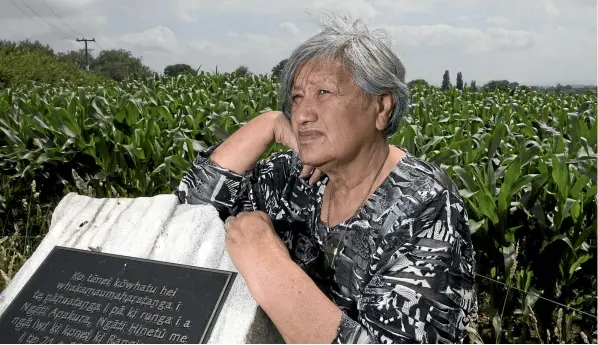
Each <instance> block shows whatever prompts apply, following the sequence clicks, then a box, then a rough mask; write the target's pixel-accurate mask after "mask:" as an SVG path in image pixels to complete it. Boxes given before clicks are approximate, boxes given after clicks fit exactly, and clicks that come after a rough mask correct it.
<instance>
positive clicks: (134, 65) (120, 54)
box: [91, 49, 153, 81]
mask: <svg viewBox="0 0 598 345" xmlns="http://www.w3.org/2000/svg"><path fill="white" fill-rule="evenodd" d="M141 61H142V60H141V58H138V57H134V56H133V54H132V53H131V52H130V51H128V50H124V49H111V50H102V51H101V52H100V54H99V55H98V56H97V57H96V58H95V59H94V60H93V62H92V63H91V70H92V71H94V72H97V73H101V74H104V75H106V76H109V77H111V78H112V79H114V80H117V81H122V80H126V79H138V78H151V77H152V76H153V71H152V70H151V68H149V67H148V66H145V65H144V64H143V63H142V62H141Z"/></svg>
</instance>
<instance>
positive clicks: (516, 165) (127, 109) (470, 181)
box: [0, 74, 598, 343]
mask: <svg viewBox="0 0 598 345" xmlns="http://www.w3.org/2000/svg"><path fill="white" fill-rule="evenodd" d="M277 87H278V85H277V81H276V80H273V79H271V78H270V77H267V76H255V75H253V76H249V77H233V76H230V75H220V74H219V75H209V74H201V75H199V76H196V77H191V76H179V77H176V78H159V79H153V80H145V81H133V82H127V83H106V84H103V85H96V86H94V87H91V88H76V87H72V86H70V85H69V84H67V83H64V84H63V85H61V86H59V87H50V86H47V85H43V84H30V85H28V86H26V87H25V86H24V87H21V88H16V89H5V90H0V190H1V192H0V224H1V226H2V228H1V229H0V231H1V232H0V289H3V288H4V287H5V286H6V284H8V282H9V281H10V279H11V277H12V276H13V275H14V273H15V272H16V271H17V270H18V268H19V267H20V266H21V265H22V264H23V263H24V262H25V260H27V258H28V257H29V256H30V255H31V254H32V252H33V251H34V250H35V247H36V245H37V244H39V242H40V241H41V239H42V238H43V236H44V235H45V234H46V233H47V231H48V227H49V224H50V220H51V214H52V210H53V208H54V207H55V206H56V205H57V203H58V202H59V201H60V199H61V198H62V197H63V196H64V195H66V194H67V193H69V192H77V193H80V194H85V195H89V196H94V197H99V198H103V197H141V196H153V195H157V194H163V193H172V191H173V189H174V188H175V187H176V186H177V185H178V183H179V181H180V179H181V177H182V174H183V173H184V171H185V170H186V169H187V168H188V167H189V166H190V164H191V161H192V160H193V159H194V157H195V154H196V151H197V150H199V149H201V148H205V147H207V146H209V145H213V144H215V143H217V142H219V141H221V140H222V139H224V138H226V137H227V136H228V135H229V134H230V133H232V132H234V131H235V130H236V129H238V128H239V127H240V126H242V125H243V124H245V123H246V122H247V121H248V120H250V119H251V118H252V117H254V116H256V115H257V114H259V113H260V112H262V111H264V110H268V109H279V103H278V100H277ZM596 108H597V105H596V92H595V91H594V92H591V93H586V94H574V93H570V94H547V93H542V92H538V91H525V90H515V89H514V90H511V91H508V92H501V91H489V90H482V91H477V92H474V91H472V90H470V89H466V90H464V91H460V90H456V89H452V90H449V91H441V90H439V89H438V88H435V87H433V86H416V87H414V88H413V89H412V90H411V104H410V113H409V115H408V116H407V117H406V118H405V119H404V120H403V123H402V126H401V128H400V131H399V133H397V134H396V135H394V136H393V137H392V138H391V143H392V144H396V145H400V146H402V147H404V148H406V149H408V151H409V152H410V153H411V154H413V155H416V156H419V157H422V158H424V159H427V160H429V161H431V162H434V163H436V164H437V165H439V166H441V167H442V168H443V169H444V170H445V171H447V172H448V174H449V175H450V176H451V177H452V178H453V180H454V181H455V182H456V183H457V185H458V186H459V188H460V192H461V195H462V197H463V198H464V199H465V201H466V204H467V209H468V213H469V217H470V226H471V231H472V233H473V235H472V236H473V239H474V246H475V249H476V259H477V262H478V264H477V274H478V277H477V291H478V295H479V305H480V310H479V315H478V318H477V326H476V327H477V333H478V335H479V339H477V341H483V342H485V343H495V342H500V343H506V342H508V343H511V342H518V343H540V342H542V343H583V342H590V343H592V342H593V343H596V342H597V335H596V334H597V333H596V331H597V330H596V321H597V320H596V318H595V315H596V303H597V301H596V269H597V261H596V249H597V248H596V243H597V238H596V235H597V223H596V215H597V205H596V193H597V184H596V182H597V181H596V174H597V166H596V151H597V132H598V127H597V122H596V113H597V109H596ZM281 149H283V147H280V146H276V145H275V146H273V147H272V148H271V150H270V151H269V152H268V153H267V154H266V156H267V155H269V154H272V153H273V152H276V151H278V150H281ZM503 284H506V285H503ZM538 296H540V297H538ZM547 299H548V300H550V301H548V300H547ZM554 302H557V303H558V304H555V303H554ZM571 308H573V309H571ZM580 311H582V312H584V313H581V312H580ZM475 338H476V337H474V339H475Z"/></svg>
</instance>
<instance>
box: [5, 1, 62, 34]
mask: <svg viewBox="0 0 598 345" xmlns="http://www.w3.org/2000/svg"><path fill="white" fill-rule="evenodd" d="M19 1H21V3H23V5H25V6H27V8H28V9H30V10H31V12H33V13H34V14H35V15H36V16H37V17H38V18H39V19H41V20H43V21H44V23H46V25H48V27H50V28H51V29H54V30H56V31H57V32H59V33H62V34H63V35H64V36H63V37H62V38H64V39H68V38H69V35H67V34H65V33H64V31H62V30H60V29H58V28H56V27H54V26H53V25H52V24H50V23H48V22H47V21H46V20H45V19H44V18H43V17H42V16H40V15H39V14H38V13H37V12H36V11H35V10H34V9H33V8H31V6H29V5H28V4H27V3H26V2H25V0H19ZM11 2H12V0H11ZM13 4H14V3H13Z"/></svg>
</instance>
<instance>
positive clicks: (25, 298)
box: [0, 247, 236, 344]
mask: <svg viewBox="0 0 598 345" xmlns="http://www.w3.org/2000/svg"><path fill="white" fill-rule="evenodd" d="M235 277H236V273H235V272H229V271H221V270H213V269H207V268H201V267H194V266H187V265H178V264H172V263H167V262H162V261H155V260H147V259H140V258H134V257H128V256H122V255H114V254H105V253H98V252H92V251H86V250H79V249H73V248H66V247H54V249H53V250H52V252H50V254H49V255H48V257H47V258H46V259H45V260H44V262H42V264H41V265H40V267H39V268H38V269H37V270H36V272H35V273H34V274H33V275H32V277H31V279H29V281H28V282H27V283H26V284H25V286H24V287H23V289H22V290H21V291H20V292H19V293H18V295H17V296H16V298H15V299H14V300H13V301H12V303H11V304H10V305H9V306H8V308H7V309H6V310H5V311H4V313H3V315H2V316H1V317H0V341H1V342H2V343H30V344H36V343H37V344H40V343H46V344H58V343H101V344H106V343H120V344H127V343H129V344H130V343H175V344H183V343H195V344H197V343H205V342H207V340H208V338H209V335H210V331H211V329H212V327H213V326H214V323H215V321H216V319H217V318H218V315H219V313H220V309H221V308H222V304H223V303H224V301H225V300H226V297H227V295H228V292H229V290H230V287H231V285H232V283H233V281H234V279H235Z"/></svg>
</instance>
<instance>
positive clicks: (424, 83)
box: [407, 79, 429, 89]
mask: <svg viewBox="0 0 598 345" xmlns="http://www.w3.org/2000/svg"><path fill="white" fill-rule="evenodd" d="M428 85H429V84H428V82H427V81H425V80H424V79H414V80H411V81H409V82H408V83H407V86H409V88H410V89H411V88H414V87H416V86H423V87H428Z"/></svg>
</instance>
